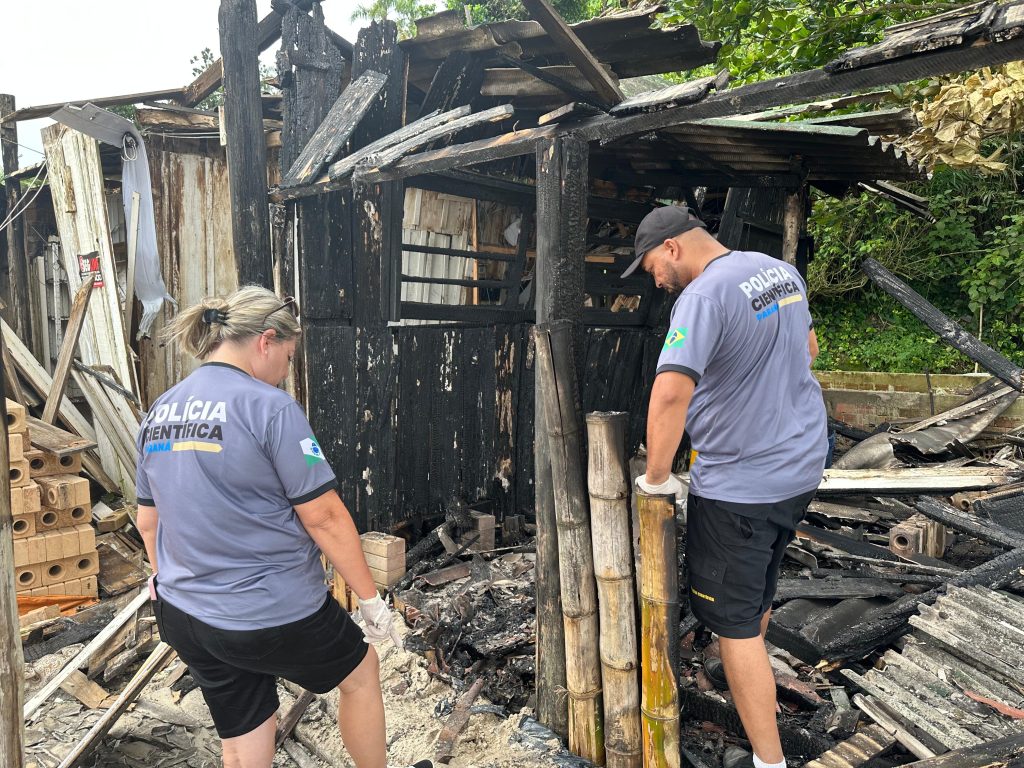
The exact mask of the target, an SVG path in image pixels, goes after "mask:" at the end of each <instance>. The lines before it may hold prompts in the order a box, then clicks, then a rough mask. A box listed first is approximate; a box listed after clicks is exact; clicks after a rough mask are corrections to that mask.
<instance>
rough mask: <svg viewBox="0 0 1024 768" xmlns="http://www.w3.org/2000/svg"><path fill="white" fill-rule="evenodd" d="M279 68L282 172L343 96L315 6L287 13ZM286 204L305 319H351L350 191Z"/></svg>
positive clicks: (337, 61) (340, 62) (337, 57)
mask: <svg viewBox="0 0 1024 768" xmlns="http://www.w3.org/2000/svg"><path fill="white" fill-rule="evenodd" d="M277 66H278V76H279V78H280V79H281V86H282V92H283V99H282V115H283V117H284V129H283V130H282V135H281V140H282V146H281V166H282V172H283V171H284V169H286V168H289V167H291V166H292V165H293V164H294V162H295V159H296V158H297V157H298V154H299V152H300V151H301V149H302V148H303V147H304V146H305V145H306V143H307V142H308V141H309V138H310V137H311V136H312V135H313V133H314V132H315V131H316V129H317V127H318V126H319V125H320V124H321V123H322V122H323V120H324V118H325V117H326V114H327V110H328V107H329V105H330V104H332V103H333V102H334V100H335V99H336V98H337V97H338V94H339V93H341V90H342V85H343V83H344V82H345V77H346V74H347V65H346V63H345V61H344V59H342V57H341V54H340V53H339V52H338V50H337V48H335V47H334V46H333V45H331V44H330V42H329V40H328V34H327V29H326V27H325V26H324V20H323V11H321V10H320V6H319V5H315V6H314V9H313V14H312V16H309V15H307V14H305V13H302V12H301V11H299V10H298V9H296V8H292V9H291V10H290V11H288V12H287V13H286V14H285V16H284V19H283V21H282V32H281V51H280V52H279V53H278V57H277ZM288 205H297V209H296V210H297V214H296V215H297V216H298V220H299V225H298V229H299V249H300V251H299V252H300V260H299V261H300V267H299V286H300V287H299V293H300V295H301V297H302V314H303V316H304V317H305V318H307V319H327V318H334V319H347V318H350V317H351V313H352V310H351V302H352V259H351V247H349V242H350V239H351V236H350V228H349V222H350V215H351V214H350V212H351V206H352V193H351V191H348V190H343V191H340V192H333V193H330V194H326V195H321V196H318V197H315V198H306V199H304V200H302V201H301V202H300V203H298V204H295V203H288ZM286 226H287V224H286Z"/></svg>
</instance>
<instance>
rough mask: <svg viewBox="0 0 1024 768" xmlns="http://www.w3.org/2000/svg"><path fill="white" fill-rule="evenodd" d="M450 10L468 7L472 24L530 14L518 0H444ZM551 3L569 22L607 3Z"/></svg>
mask: <svg viewBox="0 0 1024 768" xmlns="http://www.w3.org/2000/svg"><path fill="white" fill-rule="evenodd" d="M446 5H447V7H448V8H449V9H450V10H456V9H462V8H464V7H468V8H469V13H470V17H471V18H472V21H473V23H474V24H484V23H486V22H489V21H505V20H507V19H519V20H526V19H529V18H530V14H529V13H528V12H527V10H526V8H524V7H523V4H522V3H521V2H520V0H483V2H479V3H464V2H461V0H446ZM551 5H552V6H554V9H555V10H556V11H558V13H559V14H560V15H561V16H562V18H563V19H565V20H566V22H568V23H569V24H574V23H576V22H577V21H583V20H584V19H589V18H592V17H593V16H596V15H597V14H598V13H600V12H601V11H602V10H604V8H605V7H607V5H608V3H607V2H603V1H602V0H552V2H551Z"/></svg>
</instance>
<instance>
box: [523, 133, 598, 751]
mask: <svg viewBox="0 0 1024 768" xmlns="http://www.w3.org/2000/svg"><path fill="white" fill-rule="evenodd" d="M587 192H588V188H587V145H586V143H585V142H580V141H577V140H575V139H562V140H558V139H554V140H552V141H550V142H548V143H546V144H543V145H539V146H538V147H537V189H536V196H537V197H536V206H537V224H536V231H537V267H536V271H535V275H536V278H535V280H534V288H535V295H536V310H537V322H538V323H547V322H550V321H552V320H571V321H573V322H579V321H580V319H581V318H582V317H583V275H584V267H585V262H584V255H585V253H586V215H587ZM563 195H564V198H563ZM520 237H522V234H520ZM535 370H536V369H535ZM578 370H579V369H577V371H578ZM536 384H537V385H536V388H535V390H534V398H535V399H534V427H533V432H534V472H535V476H536V484H535V486H534V495H535V508H536V513H537V569H536V573H537V579H536V581H537V715H538V720H539V721H540V722H541V723H542V724H544V725H546V726H547V727H548V728H550V729H551V730H553V731H554V732H555V733H558V734H560V735H562V736H568V733H569V725H568V708H567V705H566V700H565V697H564V696H563V695H562V694H561V691H562V690H563V689H565V687H566V670H565V651H566V645H565V628H564V625H563V620H562V602H561V600H562V597H561V595H562V592H561V585H560V576H559V565H558V537H557V535H556V524H555V506H554V504H555V502H554V496H553V495H552V494H553V491H552V486H551V463H550V457H549V452H548V448H547V435H548V430H549V427H548V426H547V424H546V422H545V416H544V405H543V404H544V402H545V399H546V398H549V397H553V395H551V394H548V393H546V392H545V381H544V380H543V379H542V377H541V376H539V375H536Z"/></svg>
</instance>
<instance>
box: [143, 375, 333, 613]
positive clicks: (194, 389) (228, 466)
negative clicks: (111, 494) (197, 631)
mask: <svg viewBox="0 0 1024 768" xmlns="http://www.w3.org/2000/svg"><path fill="white" fill-rule="evenodd" d="M137 447H138V471H137V490H138V496H139V504H143V505H149V506H155V507H156V509H157V514H158V515H159V521H160V522H159V525H158V527H157V541H156V546H157V565H158V567H159V576H158V580H159V591H160V596H161V597H163V598H166V599H167V600H168V601H169V602H171V603H172V604H174V605H175V606H176V607H178V608H180V609H181V610H183V611H185V612H187V613H189V614H191V615H192V616H194V617H196V618H197V619H199V620H201V621H204V622H206V623H207V624H210V625H212V626H215V627H219V628H221V629H261V628H265V627H274V626H278V625H281V624H287V623H288V622H292V621H297V620H299V619H302V618H305V617H306V616H309V615H311V614H313V613H315V612H316V611H317V610H318V609H319V608H320V606H321V605H322V604H323V601H324V597H325V594H326V592H327V587H326V585H325V582H324V569H323V566H322V565H321V563H320V550H319V549H318V547H317V546H316V544H315V543H314V542H313V540H312V539H311V538H310V537H309V534H308V533H306V530H305V529H304V528H303V527H302V523H301V522H299V519H298V517H297V515H296V514H295V510H294V509H293V505H295V504H301V503H303V502H307V501H311V500H313V499H315V498H317V497H318V496H321V495H322V494H324V493H326V492H327V491H329V490H330V489H332V488H335V487H336V486H337V480H336V479H335V476H334V472H333V471H332V470H331V468H330V466H329V465H328V464H327V461H326V460H325V459H324V456H323V453H322V452H321V450H320V446H319V445H318V444H317V442H316V438H315V437H314V436H313V430H312V429H311V428H310V426H309V422H308V421H307V420H306V416H305V414H304V413H303V412H302V409H301V408H300V407H299V405H298V403H296V402H295V400H294V399H293V398H292V396H291V395H289V394H288V393H287V392H284V391H282V390H280V389H276V388H274V387H272V386H270V385H268V384H265V383H263V382H261V381H259V380H257V379H254V378H253V377H252V376H250V375H249V374H247V373H245V372H244V371H242V370H240V369H238V368H235V367H233V366H230V365H225V364H223V363H207V364H205V365H203V366H201V367H200V368H198V369H197V370H196V371H195V372H193V373H192V374H191V375H190V376H188V377H187V378H186V379H184V380H183V381H182V382H180V383H179V384H177V385H175V386H174V387H172V388H171V389H169V390H167V392H165V393H164V394H163V395H162V396H161V397H160V398H159V399H158V400H157V401H156V402H155V403H154V404H153V407H152V408H150V410H149V413H148V414H147V415H146V418H145V419H144V420H143V422H142V425H141V426H140V428H139V435H138V440H137Z"/></svg>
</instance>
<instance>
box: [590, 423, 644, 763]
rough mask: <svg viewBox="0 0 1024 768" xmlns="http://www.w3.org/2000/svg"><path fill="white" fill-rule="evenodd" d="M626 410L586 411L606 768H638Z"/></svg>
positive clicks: (639, 750) (637, 690)
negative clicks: (599, 625)
mask: <svg viewBox="0 0 1024 768" xmlns="http://www.w3.org/2000/svg"><path fill="white" fill-rule="evenodd" d="M628 421H629V414H627V413H588V414H587V445H588V448H589V451H588V455H589V462H588V473H587V486H588V488H589V491H590V525H591V534H592V542H593V550H594V576H595V578H596V579H597V592H598V605H599V608H600V619H601V679H602V688H603V693H604V751H605V756H606V758H607V765H608V768H642V765H643V748H642V744H641V736H640V685H639V682H638V680H637V647H636V645H637V641H636V593H635V592H634V589H635V587H634V584H633V547H632V541H633V538H632V536H631V535H630V514H629V479H628V475H627V472H626V457H625V445H626V424H627V423H628Z"/></svg>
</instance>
